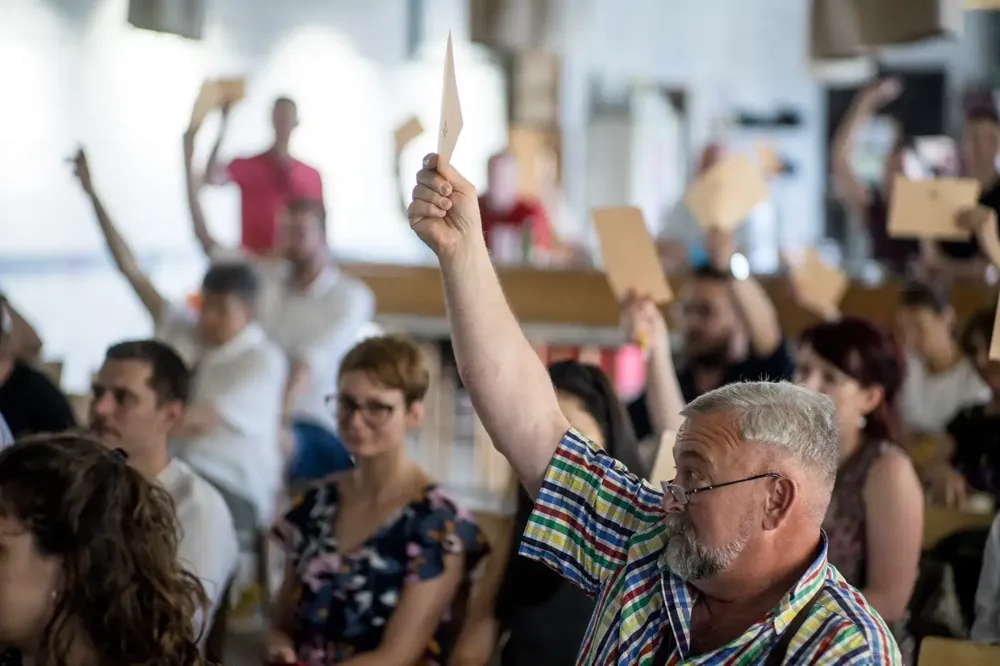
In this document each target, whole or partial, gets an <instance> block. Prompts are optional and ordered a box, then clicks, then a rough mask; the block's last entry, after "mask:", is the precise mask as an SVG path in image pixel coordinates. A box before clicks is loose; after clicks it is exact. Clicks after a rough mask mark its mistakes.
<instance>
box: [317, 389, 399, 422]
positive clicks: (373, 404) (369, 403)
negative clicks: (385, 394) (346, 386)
mask: <svg viewBox="0 0 1000 666" xmlns="http://www.w3.org/2000/svg"><path fill="white" fill-rule="evenodd" d="M326 406H327V408H328V409H331V410H333V413H334V415H335V416H336V417H337V418H338V419H343V420H345V421H346V420H347V419H350V418H351V417H352V416H354V414H355V412H361V418H363V419H364V420H365V421H367V422H368V423H370V424H371V425H375V426H379V425H382V424H383V423H385V422H386V421H388V420H389V417H390V416H392V413H393V412H394V411H396V407H395V405H387V404H385V403H384V402H378V401H376V400H366V401H364V402H363V403H362V402H358V401H357V400H355V399H354V398H352V397H351V396H349V395H330V396H327V398H326Z"/></svg>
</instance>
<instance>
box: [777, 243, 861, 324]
mask: <svg viewBox="0 0 1000 666" xmlns="http://www.w3.org/2000/svg"><path fill="white" fill-rule="evenodd" d="M791 277H792V281H793V283H794V285H795V294H796V296H797V297H798V300H799V305H801V306H802V307H804V308H806V309H807V310H809V311H811V312H813V313H815V314H818V315H820V316H821V317H826V316H827V315H828V314H830V313H831V312H836V311H838V310H839V309H840V301H841V300H843V298H844V294H846V293H847V286H848V284H849V280H848V277H847V275H846V274H845V273H844V272H843V271H841V270H839V269H837V268H834V267H833V266H830V265H829V264H827V263H826V262H825V261H823V258H822V257H820V256H819V253H818V252H817V251H816V250H815V249H814V248H808V249H807V250H806V251H805V253H804V254H803V256H802V258H801V260H800V261H798V262H797V263H793V264H792V265H791Z"/></svg>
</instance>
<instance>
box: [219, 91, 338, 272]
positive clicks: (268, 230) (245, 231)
mask: <svg viewBox="0 0 1000 666" xmlns="http://www.w3.org/2000/svg"><path fill="white" fill-rule="evenodd" d="M228 118H229V108H228V107H223V109H222V124H221V126H220V129H219V137H218V139H217V140H216V142H215V147H214V148H213V149H212V153H211V156H210V157H209V159H208V164H207V165H206V166H205V177H206V180H207V182H208V183H210V184H212V185H222V184H224V183H227V182H233V183H236V185H237V186H238V187H239V188H240V196H241V201H242V207H243V226H242V235H241V238H242V242H241V245H242V246H243V248H245V249H246V250H248V251H250V252H252V253H254V254H263V255H270V254H272V253H273V252H274V250H275V248H276V244H277V241H278V225H279V223H280V220H281V216H282V214H283V213H284V210H285V207H286V206H287V205H288V203H289V202H291V201H293V200H296V199H303V200H310V201H317V202H322V201H323V180H322V178H321V177H320V174H319V171H317V170H316V169H314V168H313V167H311V166H309V165H307V164H305V163H304V162H300V161H299V160H297V159H295V158H293V157H292V156H291V154H290V153H289V144H290V143H291V139H292V132H293V131H294V130H295V128H296V127H297V126H298V124H299V115H298V107H297V106H296V104H295V102H294V101H292V100H291V99H289V98H288V97H279V98H278V99H276V100H275V101H274V108H273V110H272V113H271V123H272V125H273V127H274V142H273V143H272V144H271V147H270V148H268V149H267V151H265V152H263V153H260V154H259V155H254V156H252V157H238V158H236V159H234V160H233V161H232V162H230V163H229V164H228V165H225V166H222V165H220V164H219V160H218V157H219V148H220V147H221V145H222V141H223V138H224V137H225V132H226V125H227V120H228Z"/></svg>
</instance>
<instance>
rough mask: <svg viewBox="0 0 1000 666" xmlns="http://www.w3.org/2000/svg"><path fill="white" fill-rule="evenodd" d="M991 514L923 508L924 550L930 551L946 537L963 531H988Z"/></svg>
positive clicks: (991, 522)
mask: <svg viewBox="0 0 1000 666" xmlns="http://www.w3.org/2000/svg"><path fill="white" fill-rule="evenodd" d="M992 524H993V514H989V513H972V512H971V511H959V510H957V509H945V508H943V507H940V506H933V505H931V504H928V505H927V506H926V507H925V508H924V549H925V550H926V549H930V548H933V547H934V546H936V545H937V544H938V543H940V542H941V541H942V540H943V539H945V538H946V537H949V536H951V535H952V534H957V533H958V532H964V531H965V530H974V529H989V528H990V525H992Z"/></svg>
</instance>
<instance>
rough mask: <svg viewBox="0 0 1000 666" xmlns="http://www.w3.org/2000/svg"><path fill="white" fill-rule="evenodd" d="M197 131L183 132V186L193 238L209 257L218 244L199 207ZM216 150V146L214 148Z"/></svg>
mask: <svg viewBox="0 0 1000 666" xmlns="http://www.w3.org/2000/svg"><path fill="white" fill-rule="evenodd" d="M197 132H198V129H197V128H195V127H190V128H188V130H187V131H186V132H184V184H185V187H186V189H187V200H188V211H189V212H190V214H191V224H192V225H193V227H194V236H195V238H197V239H198V244H199V245H201V249H202V251H203V252H204V253H205V254H206V255H207V256H209V257H211V256H212V255H213V253H214V252H215V250H216V249H217V248H218V245H219V244H218V243H217V242H216V241H215V238H213V237H212V234H211V232H210V231H209V230H208V223H207V222H206V221H205V211H204V209H203V208H202V207H201V198H200V196H199V195H200V194H201V186H202V179H201V177H199V176H198V174H196V173H195V172H194V141H195V137H196V136H197ZM216 148H218V146H216Z"/></svg>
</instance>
